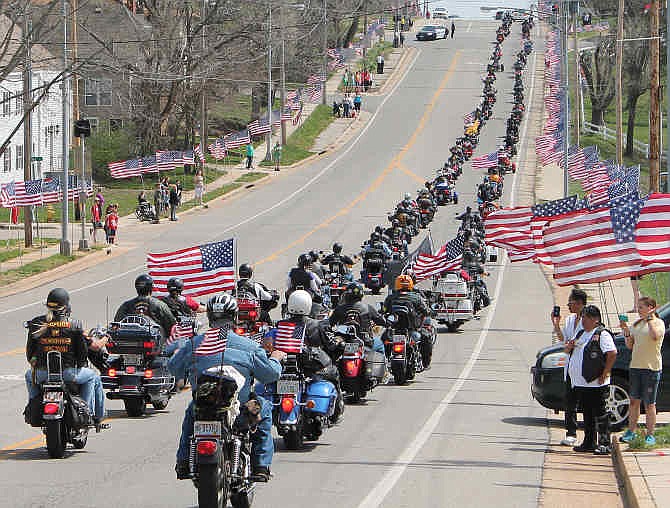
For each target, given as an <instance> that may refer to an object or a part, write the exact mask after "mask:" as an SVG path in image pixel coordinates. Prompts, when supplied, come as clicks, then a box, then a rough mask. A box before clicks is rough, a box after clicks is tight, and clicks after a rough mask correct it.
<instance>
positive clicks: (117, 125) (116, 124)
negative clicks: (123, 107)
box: [109, 118, 123, 132]
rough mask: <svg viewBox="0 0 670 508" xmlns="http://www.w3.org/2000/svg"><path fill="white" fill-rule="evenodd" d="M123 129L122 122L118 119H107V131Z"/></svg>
mask: <svg viewBox="0 0 670 508" xmlns="http://www.w3.org/2000/svg"><path fill="white" fill-rule="evenodd" d="M122 128H123V120H122V119H120V118H110V119H109V130H110V131H112V132H114V131H118V130H121V129H122Z"/></svg>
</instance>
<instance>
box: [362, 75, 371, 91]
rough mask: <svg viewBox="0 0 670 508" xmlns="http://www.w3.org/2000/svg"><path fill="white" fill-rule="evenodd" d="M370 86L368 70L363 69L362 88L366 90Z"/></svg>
mask: <svg viewBox="0 0 670 508" xmlns="http://www.w3.org/2000/svg"><path fill="white" fill-rule="evenodd" d="M370 86H372V78H371V77H370V71H369V70H368V69H365V70H364V71H363V90H365V91H366V92H367V91H368V90H369V89H370Z"/></svg>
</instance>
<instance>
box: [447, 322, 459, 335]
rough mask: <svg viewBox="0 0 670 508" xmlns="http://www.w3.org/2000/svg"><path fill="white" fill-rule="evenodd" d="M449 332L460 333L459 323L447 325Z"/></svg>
mask: <svg viewBox="0 0 670 508" xmlns="http://www.w3.org/2000/svg"><path fill="white" fill-rule="evenodd" d="M447 330H448V331H449V333H456V332H457V331H458V324H457V323H447Z"/></svg>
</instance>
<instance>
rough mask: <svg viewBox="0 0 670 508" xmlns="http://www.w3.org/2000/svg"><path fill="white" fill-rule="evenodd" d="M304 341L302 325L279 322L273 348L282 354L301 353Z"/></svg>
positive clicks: (303, 327)
mask: <svg viewBox="0 0 670 508" xmlns="http://www.w3.org/2000/svg"><path fill="white" fill-rule="evenodd" d="M304 339H305V325H304V323H293V322H291V321H279V322H278V323H277V334H276V335H275V341H274V348H275V349H278V350H280V351H283V352H284V353H302V347H303V343H304Z"/></svg>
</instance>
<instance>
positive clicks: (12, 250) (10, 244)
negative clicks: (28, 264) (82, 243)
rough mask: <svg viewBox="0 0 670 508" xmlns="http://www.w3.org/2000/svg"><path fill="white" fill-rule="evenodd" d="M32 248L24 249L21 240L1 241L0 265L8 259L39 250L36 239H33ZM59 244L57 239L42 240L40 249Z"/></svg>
mask: <svg viewBox="0 0 670 508" xmlns="http://www.w3.org/2000/svg"><path fill="white" fill-rule="evenodd" d="M34 240H35V241H34V243H33V247H31V248H29V249H26V248H25V247H24V246H23V240H22V239H19V240H16V239H11V240H3V241H2V242H1V245H2V247H4V248H0V263H4V262H5V261H9V260H10V259H14V258H17V257H19V256H22V255H24V254H26V253H28V252H32V251H35V250H39V249H40V245H38V244H37V241H38V240H37V238H35V239H34ZM58 242H59V240H58V238H42V243H41V246H42V247H46V246H48V245H55V244H57V243H58Z"/></svg>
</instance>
